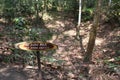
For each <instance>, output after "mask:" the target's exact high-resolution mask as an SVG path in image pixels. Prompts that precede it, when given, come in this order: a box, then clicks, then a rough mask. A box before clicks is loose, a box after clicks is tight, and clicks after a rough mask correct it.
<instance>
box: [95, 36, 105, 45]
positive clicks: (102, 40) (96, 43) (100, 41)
mask: <svg viewBox="0 0 120 80" xmlns="http://www.w3.org/2000/svg"><path fill="white" fill-rule="evenodd" d="M103 43H104V39H103V38H96V41H95V45H99V46H100V45H102V44H103Z"/></svg>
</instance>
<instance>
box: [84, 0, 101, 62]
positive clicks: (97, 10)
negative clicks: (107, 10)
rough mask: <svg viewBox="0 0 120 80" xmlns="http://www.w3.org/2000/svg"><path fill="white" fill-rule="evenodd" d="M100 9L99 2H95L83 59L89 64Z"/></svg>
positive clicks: (99, 0)
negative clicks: (91, 24)
mask: <svg viewBox="0 0 120 80" xmlns="http://www.w3.org/2000/svg"><path fill="white" fill-rule="evenodd" d="M100 9H101V0H98V1H97V2H96V9H95V15H94V20H93V26H92V28H91V31H90V37H89V42H88V46H87V51H86V54H85V57H84V62H90V61H91V60H92V52H93V49H94V45H95V40H96V35H97V28H98V26H99V19H100V11H101V10H100Z"/></svg>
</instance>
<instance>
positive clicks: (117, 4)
mask: <svg viewBox="0 0 120 80" xmlns="http://www.w3.org/2000/svg"><path fill="white" fill-rule="evenodd" d="M119 16H120V1H115V0H114V2H113V3H112V4H111V6H110V7H109V10H108V12H107V17H108V21H109V22H112V23H113V22H114V23H120V18H119Z"/></svg>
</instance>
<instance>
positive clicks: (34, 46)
mask: <svg viewBox="0 0 120 80" xmlns="http://www.w3.org/2000/svg"><path fill="white" fill-rule="evenodd" d="M15 48H17V49H22V50H26V51H36V54H37V56H36V57H37V62H38V73H39V74H38V75H39V78H40V80H43V79H42V71H41V56H40V52H39V51H47V50H53V49H57V48H58V46H57V45H55V44H52V43H49V42H40V41H34V42H20V43H16V44H15Z"/></svg>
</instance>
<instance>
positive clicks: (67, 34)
mask: <svg viewBox="0 0 120 80" xmlns="http://www.w3.org/2000/svg"><path fill="white" fill-rule="evenodd" d="M58 15H59V16H60V15H61V14H58ZM59 16H57V17H55V16H54V19H53V18H51V17H47V18H48V19H46V18H45V20H48V21H46V22H45V26H47V27H48V28H49V29H52V30H53V31H54V35H53V36H52V39H51V40H48V41H49V42H52V43H55V44H57V45H58V47H59V48H58V49H57V50H56V53H55V54H54V55H53V57H55V58H56V59H60V60H64V61H65V62H64V63H63V64H62V66H61V67H60V68H56V67H53V68H51V67H44V65H43V66H42V71H43V73H44V78H45V80H86V79H85V78H84V76H83V75H84V74H85V73H83V72H82V70H81V69H82V64H83V63H82V60H83V58H84V54H83V53H82V52H81V48H80V46H79V41H78V40H76V39H75V36H76V30H75V24H74V23H73V19H72V18H65V16H63V17H59ZM67 16H68V15H67ZM91 26H92V22H90V21H89V22H86V23H82V25H81V31H80V32H81V35H83V41H82V42H83V46H84V48H85V49H86V47H87V42H88V39H89V31H90V28H91ZM112 28H113V27H112V26H110V25H108V24H103V25H101V26H100V28H99V29H98V35H97V39H96V45H95V48H94V52H93V61H94V65H92V66H94V68H91V72H92V70H93V72H92V73H91V76H98V77H100V76H104V75H105V77H110V76H111V77H112V79H109V78H108V80H119V78H118V77H115V76H114V75H109V74H104V70H103V72H102V71H101V70H102V69H103V68H102V69H97V67H98V66H100V67H101V66H102V64H100V63H101V62H102V60H103V59H111V58H112V57H115V56H120V54H119V52H120V50H119V49H120V36H119V35H120V28H114V29H112ZM1 31H2V28H1ZM2 39H3V38H2ZM2 39H1V41H2ZM0 44H2V45H3V43H2V42H0ZM1 50H2V49H1ZM8 52H9V51H8ZM1 53H2V52H1ZM20 66H21V65H14V64H0V80H35V79H36V77H37V68H36V66H29V65H27V66H26V67H25V68H24V69H23V68H21V67H20ZM95 70H96V71H97V72H98V73H96V72H94V71H95ZM83 71H84V69H83ZM99 71H101V72H99ZM93 74H96V75H93ZM102 74H104V75H102ZM91 80H97V79H96V78H95V77H94V78H93V79H91ZM106 80H107V79H106Z"/></svg>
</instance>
